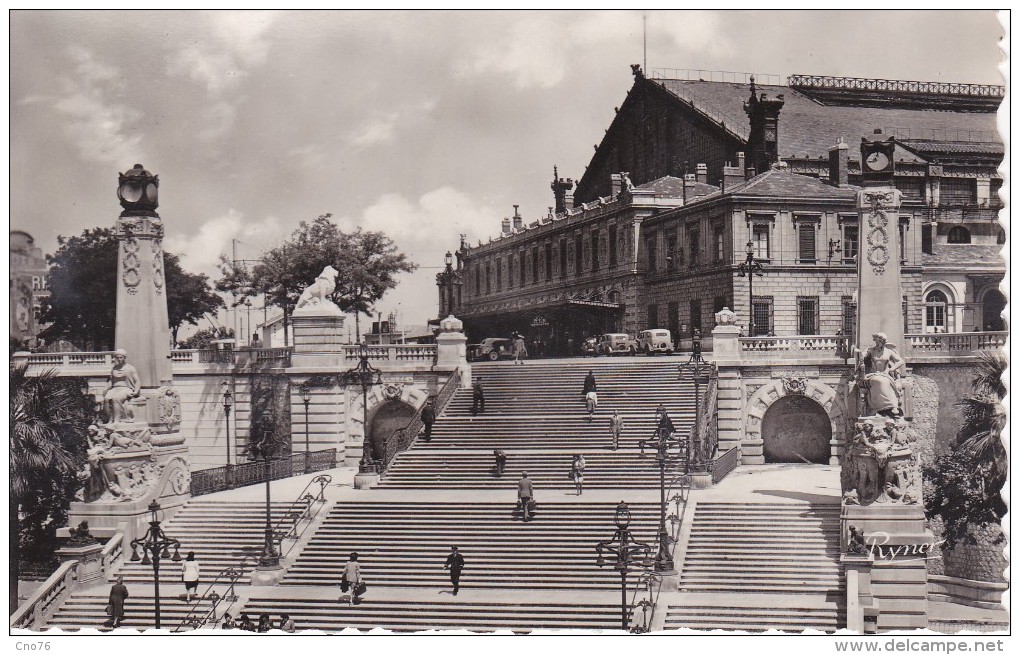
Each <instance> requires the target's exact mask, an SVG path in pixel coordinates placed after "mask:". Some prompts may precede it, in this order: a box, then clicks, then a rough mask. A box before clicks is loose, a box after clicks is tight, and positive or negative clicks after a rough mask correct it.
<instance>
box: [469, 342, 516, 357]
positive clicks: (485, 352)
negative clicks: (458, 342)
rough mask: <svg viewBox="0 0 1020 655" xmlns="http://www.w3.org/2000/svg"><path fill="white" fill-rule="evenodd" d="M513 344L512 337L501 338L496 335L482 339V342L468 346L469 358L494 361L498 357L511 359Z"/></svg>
mask: <svg viewBox="0 0 1020 655" xmlns="http://www.w3.org/2000/svg"><path fill="white" fill-rule="evenodd" d="M512 345H513V343H512V342H511V341H510V339H500V338H496V337H492V338H489V339H482V342H481V343H475V344H471V345H469V346H468V358H469V359H471V360H473V361H478V360H481V359H487V360H489V361H492V362H494V361H496V360H497V359H510V357H511V354H510V349H511V347H512Z"/></svg>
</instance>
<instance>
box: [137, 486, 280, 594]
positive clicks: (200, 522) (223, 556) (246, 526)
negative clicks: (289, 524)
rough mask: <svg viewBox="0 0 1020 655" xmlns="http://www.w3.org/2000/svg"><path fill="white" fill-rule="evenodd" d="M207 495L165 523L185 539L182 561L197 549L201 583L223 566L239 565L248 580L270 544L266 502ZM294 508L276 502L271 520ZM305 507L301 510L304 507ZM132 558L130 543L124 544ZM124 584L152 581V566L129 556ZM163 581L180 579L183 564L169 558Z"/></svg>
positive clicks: (162, 568) (244, 580)
mask: <svg viewBox="0 0 1020 655" xmlns="http://www.w3.org/2000/svg"><path fill="white" fill-rule="evenodd" d="M208 498H209V497H208V496H203V497H201V498H200V499H198V500H192V501H191V502H189V503H188V504H187V505H185V506H184V507H183V508H181V510H180V511H179V512H178V513H177V514H175V515H174V517H173V518H171V519H169V520H167V521H165V522H164V523H163V525H162V528H163V532H165V533H166V535H167V536H169V537H172V538H174V539H177V540H179V541H180V542H181V547H180V555H181V559H183V558H184V557H185V555H186V554H187V553H188V552H189V551H194V552H195V559H196V560H198V563H199V567H200V568H201V571H202V583H205V584H207V583H208V582H211V581H212V580H213V579H214V578H215V577H216V576H217V575H218V574H219V573H220V571H222V570H223V569H225V568H227V567H230V566H233V567H240V568H241V569H242V570H243V571H244V574H243V575H242V577H241V578H239V579H238V582H239V583H241V584H247V583H248V578H249V575H250V573H251V570H252V569H253V568H254V565H255V560H256V559H257V558H258V554H259V553H261V552H262V546H263V543H264V542H265V530H266V513H265V512H266V509H265V507H266V505H265V502H259V501H235V502H226V501H216V500H208ZM289 510H290V503H289V502H282V503H272V513H271V516H272V521H273V526H274V527H275V526H276V524H277V522H278V521H280V519H281V518H283V517H284V516H285V515H286V514H287V512H288V511H289ZM299 511H300V510H299ZM124 550H125V552H126V553H128V557H130V547H129V546H125V549H124ZM117 573H118V574H119V575H123V576H124V583H125V584H127V585H128V587H130V586H131V585H132V584H152V565H151V564H142V563H141V562H140V561H139V562H132V561H130V560H127V561H125V562H124V564H123V565H122V566H121V568H120V570H119V571H117ZM160 579H161V581H163V582H176V583H180V582H181V564H180V562H173V561H171V560H169V559H166V560H162V561H161V563H160Z"/></svg>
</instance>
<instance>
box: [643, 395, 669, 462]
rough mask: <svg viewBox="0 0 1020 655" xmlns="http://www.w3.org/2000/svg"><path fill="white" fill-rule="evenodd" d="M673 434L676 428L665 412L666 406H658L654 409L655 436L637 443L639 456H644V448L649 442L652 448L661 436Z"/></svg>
mask: <svg viewBox="0 0 1020 655" xmlns="http://www.w3.org/2000/svg"><path fill="white" fill-rule="evenodd" d="M674 432H676V427H675V426H674V425H673V419H671V418H670V417H669V414H668V413H667V412H666V406H665V405H659V406H658V407H657V408H656V409H655V434H654V435H653V436H652V439H642V440H641V441H639V442H638V446H640V447H641V454H642V455H644V454H645V446H646V445H647V444H648V443H649V442H651V443H652V444H653V446H654V444H656V443H658V441H659V439H660V438H661V436H662V435H663V434H666V435H671V434H673V433H674Z"/></svg>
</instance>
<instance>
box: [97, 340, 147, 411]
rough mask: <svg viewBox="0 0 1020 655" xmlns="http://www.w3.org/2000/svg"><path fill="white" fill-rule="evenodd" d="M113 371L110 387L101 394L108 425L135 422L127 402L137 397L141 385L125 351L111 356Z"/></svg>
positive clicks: (119, 351)
mask: <svg viewBox="0 0 1020 655" xmlns="http://www.w3.org/2000/svg"><path fill="white" fill-rule="evenodd" d="M113 362H114V363H113V369H112V370H111V371H110V386H109V387H107V388H106V391H105V392H104V393H103V404H104V405H106V412H107V416H109V418H110V424H111V425H112V424H114V423H120V422H126V423H131V422H134V420H135V414H134V411H133V410H132V409H131V406H130V404H129V402H128V401H130V400H131V399H132V398H134V397H135V396H137V395H138V391H139V389H140V388H141V383H140V381H139V379H138V371H137V370H135V367H134V366H132V365H130V364H128V363H127V351H125V350H121V349H118V350H117V351H116V352H114V354H113Z"/></svg>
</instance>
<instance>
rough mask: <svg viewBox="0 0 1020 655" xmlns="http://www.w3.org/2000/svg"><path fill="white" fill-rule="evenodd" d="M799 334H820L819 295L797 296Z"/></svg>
mask: <svg viewBox="0 0 1020 655" xmlns="http://www.w3.org/2000/svg"><path fill="white" fill-rule="evenodd" d="M797 334H818V297H817V296H810V297H808V296H798V297H797Z"/></svg>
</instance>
